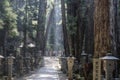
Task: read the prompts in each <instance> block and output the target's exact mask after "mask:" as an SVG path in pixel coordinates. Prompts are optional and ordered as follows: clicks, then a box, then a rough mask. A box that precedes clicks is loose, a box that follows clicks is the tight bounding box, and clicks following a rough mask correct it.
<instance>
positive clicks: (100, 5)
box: [94, 0, 111, 57]
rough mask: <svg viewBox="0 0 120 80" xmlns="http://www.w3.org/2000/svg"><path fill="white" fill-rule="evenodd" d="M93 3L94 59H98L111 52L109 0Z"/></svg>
mask: <svg viewBox="0 0 120 80" xmlns="http://www.w3.org/2000/svg"><path fill="white" fill-rule="evenodd" d="M94 1H95V13H94V57H100V56H105V55H106V53H108V52H110V51H111V45H110V27H109V26H110V22H109V0H94Z"/></svg>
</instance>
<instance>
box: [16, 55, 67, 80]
mask: <svg viewBox="0 0 120 80" xmlns="http://www.w3.org/2000/svg"><path fill="white" fill-rule="evenodd" d="M60 68H61V67H60V64H59V59H58V58H56V57H44V67H41V68H40V69H38V70H37V71H36V72H33V74H31V75H30V76H27V77H24V78H21V79H17V80H68V79H67V77H66V75H65V74H63V73H62V72H61V71H60Z"/></svg>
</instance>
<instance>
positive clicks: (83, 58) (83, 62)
mask: <svg viewBox="0 0 120 80" xmlns="http://www.w3.org/2000/svg"><path fill="white" fill-rule="evenodd" d="M87 56H88V55H87V54H86V53H85V51H82V53H81V57H82V58H81V59H82V60H81V62H82V64H85V63H86V60H87Z"/></svg>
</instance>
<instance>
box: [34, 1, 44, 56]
mask: <svg viewBox="0 0 120 80" xmlns="http://www.w3.org/2000/svg"><path fill="white" fill-rule="evenodd" d="M45 16H46V0H44V1H43V0H39V13H38V26H37V35H36V47H37V51H42V55H44V54H43V53H44V50H45V42H44V41H45V34H44V32H45Z"/></svg>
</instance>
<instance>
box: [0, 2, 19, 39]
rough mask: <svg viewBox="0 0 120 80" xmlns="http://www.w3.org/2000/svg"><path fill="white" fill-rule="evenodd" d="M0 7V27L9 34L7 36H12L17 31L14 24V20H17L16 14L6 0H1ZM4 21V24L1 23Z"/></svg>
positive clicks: (15, 34) (16, 33)
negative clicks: (0, 6)
mask: <svg viewBox="0 0 120 80" xmlns="http://www.w3.org/2000/svg"><path fill="white" fill-rule="evenodd" d="M0 5H2V8H1V11H0V13H1V15H2V16H1V19H2V20H1V21H0V24H2V25H0V26H1V29H5V30H6V31H7V32H8V33H9V34H8V36H9V37H14V36H17V35H18V32H17V26H16V24H17V23H16V20H17V15H16V14H15V13H14V12H13V9H12V7H11V6H10V3H9V1H8V0H3V1H2V2H1V4H0ZM3 23H4V25H3Z"/></svg>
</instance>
